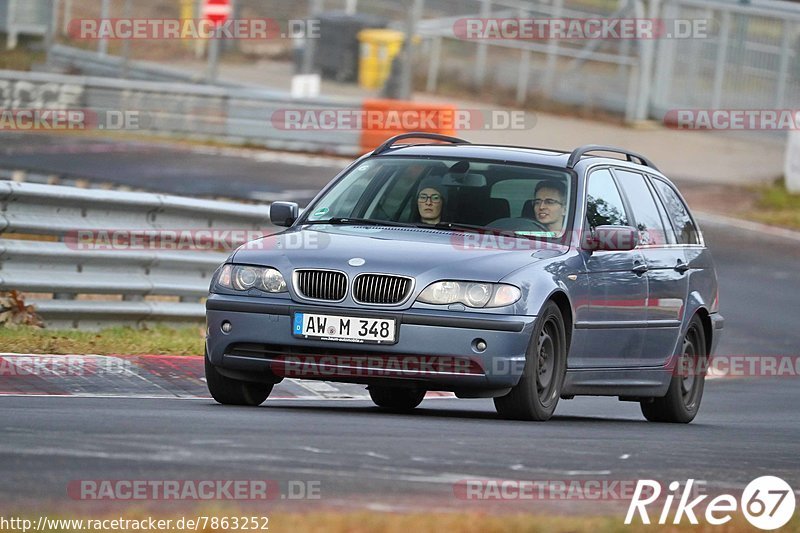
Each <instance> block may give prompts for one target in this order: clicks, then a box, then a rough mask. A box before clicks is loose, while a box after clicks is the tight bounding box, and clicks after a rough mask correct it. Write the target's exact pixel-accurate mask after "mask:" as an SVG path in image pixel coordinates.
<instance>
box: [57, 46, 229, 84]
mask: <svg viewBox="0 0 800 533" xmlns="http://www.w3.org/2000/svg"><path fill="white" fill-rule="evenodd" d="M47 67H48V68H49V69H51V70H54V69H57V70H63V71H72V72H75V71H77V72H80V73H81V74H83V75H86V76H108V77H111V78H116V77H124V78H130V79H135V80H147V81H169V82H182V83H202V82H204V81H205V80H204V79H203V76H201V75H197V76H195V75H192V74H189V73H183V72H180V71H177V70H175V69H172V68H168V67H164V66H162V65H158V64H153V63H148V62H146V61H126V60H125V58H123V57H120V56H114V55H109V54H101V53H98V52H95V51H92V50H82V49H80V48H75V47H73V46H65V45H62V44H54V45H53V46H51V47H50V49H49V50H48V51H47ZM219 85H230V86H235V84H232V83H224V82H223V83H220V84H219Z"/></svg>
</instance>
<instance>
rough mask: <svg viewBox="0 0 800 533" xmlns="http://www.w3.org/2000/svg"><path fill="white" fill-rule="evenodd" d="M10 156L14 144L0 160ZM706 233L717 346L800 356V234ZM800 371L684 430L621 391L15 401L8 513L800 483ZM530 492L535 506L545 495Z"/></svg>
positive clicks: (726, 388)
mask: <svg viewBox="0 0 800 533" xmlns="http://www.w3.org/2000/svg"><path fill="white" fill-rule="evenodd" d="M5 146H6V147H7V145H5ZM106 155H107V154H106ZM117 155H118V154H117ZM128 156H130V154H128V155H127V156H126V157H128ZM151 156H152V153H148V154H147V155H146V156H144V155H143V154H139V155H136V156H130V157H132V158H135V159H137V160H138V161H139V162H140V165H139V167H137V168H139V170H137V171H136V172H133V171H131V170H130V169H129V168H127V167H126V166H125V164H124V163H123V162H122V161H121V160H116V162H114V160H113V158H112V160H110V161H109V162H107V163H105V164H107V165H109V168H111V167H115V168H117V169H118V170H119V173H118V174H119V175H120V176H128V177H129V178H131V179H133V177H134V176H135V175H139V176H141V175H142V172H141V165H142V164H145V165H146V166H150V165H152V167H153V169H157V168H162V169H163V165H166V164H167V163H169V160H170V159H175V158H174V155H173V156H171V157H170V156H164V157H165V159H164V160H163V161H162V162H161V163H159V162H158V159H157V158H153V159H151ZM30 157H32V158H33V157H34V156H30ZM59 157H61V156H59ZM65 157H66V156H65ZM115 157H116V156H115ZM192 157H193V156H187V159H186V160H185V161H173V162H172V163H170V164H172V165H173V167H172V168H173V170H170V171H169V173H170V174H171V175H173V174H174V175H177V176H178V177H177V178H176V179H181V180H185V183H188V184H191V183H195V184H196V183H199V182H200V181H202V180H199V178H198V180H194V179H193V178H190V177H186V176H187V175H188V176H193V175H196V173H199V172H200V171H199V170H198V168H196V167H195V165H194V163H191V164H188V163H187V161H194V160H193V159H191V158H192ZM35 158H36V159H40V160H43V159H44V157H43V156H36V157H35ZM67 159H69V158H68V157H67ZM101 159H102V158H101ZM240 159H242V162H240V163H241V165H242V166H241V167H238V168H239V170H237V171H236V172H241V173H242V175H244V176H245V177H244V178H243V179H242V183H244V184H255V183H261V182H262V181H263V186H264V188H263V190H264V191H267V192H268V191H269V190H271V188H272V189H274V190H276V191H277V190H286V188H287V187H289V184H291V188H292V189H297V188H298V187H297V183H298V182H299V181H302V183H303V184H304V186H305V185H307V186H308V187H309V188H311V187H312V184H314V186H317V185H319V184H321V183H324V181H326V180H324V181H319V182H318V181H314V180H322V178H314V179H311V178H305V177H304V178H302V179H301V178H297V176H299V175H302V176H308V175H310V174H311V172H312V171H311V170H309V168H308V167H303V166H302V165H290V166H289V167H286V168H284V169H281V170H280V171H279V172H277V174H276V176H280V177H275V176H271V175H266V174H264V173H263V172H262V170H263V169H262V167H263V166H264V164H263V163H261V164H259V165H256V168H257V169H258V170H257V171H253V170H252V167H251V168H250V169H249V170H248V169H245V167H246V166H247V165H255V163H253V162H252V161H251V162H247V161H246V158H240ZM8 161H9V160H8V158H7V157H5V156H4V157H3V164H2V165H0V166H4V167H8ZM14 161H15V162H17V163H19V162H20V159H19V158H16V159H14ZM54 161H56V162H55V163H52V164H54V165H55V164H60V163H58V161H63V160H61V159H58V160H54ZM141 161H146V163H141ZM76 164H77V163H76ZM87 164H88V163H87ZM96 164H97V165H100V164H101V163H96ZM223 166H225V165H223ZM267 166H269V165H267ZM294 167H298V168H294ZM179 168H185V169H188V170H185V171H184V172H179V171H178V169H179ZM328 170H331V169H327V170H326V169H325V168H324V167H314V172H318V173H320V174H326V173H327V175H330V172H328ZM81 172H82V171H81ZM236 172H233V171H231V173H230V174H229V179H228V180H227V184H228V187H234V188H235V187H239V186H240V185H238V184H237V185H232V184H234V183H238V182H237V178H235V175H237V174H236ZM293 172H299V174H297V175H295V176H292V173H293ZM154 173H155V171H154ZM208 174H209V175H211V174H213V172H212V171H208ZM98 175H100V173H99V172H98ZM230 176H234V177H230ZM273 178H274V179H273ZM282 178H285V179H286V180H287V181H281V179H282ZM120 179H122V178H120ZM154 179H155V178H154ZM303 180H307V181H303ZM140 183H141V186H145V185H146V184H147V183H148V182H146V181H145V182H140ZM162 183H163V181H162ZM243 190H244V189H243ZM175 192H179V191H175ZM184 192H188V191H184ZM195 192H197V191H195ZM703 229H704V233H705V237H706V240H707V243H708V245H709V246H710V247H711V249H712V251H713V253H714V256H715V259H716V261H717V266H718V272H719V275H720V287H721V289H720V293H721V298H720V305H721V309H722V312H723V314H724V315H725V317H726V329H725V332H724V337H723V340H722V343H721V345H720V349H719V352H718V353H720V354H729V355H740V354H748V355H793V356H796V355H797V354H798V347H800V328H798V327H797V323H798V305H797V300H796V298H797V295H798V294H800V271H799V270H798V268H797V265H798V262H799V260H800V242H796V241H792V240H788V239H781V238H777V237H770V236H767V235H760V234H757V233H753V232H749V231H746V230H738V229H735V228H731V227H724V226H715V225H711V224H705V225H704V227H703ZM799 379H800V378H797V377H780V378H758V379H755V378H747V379H737V380H733V379H721V380H714V381H709V382H708V384H707V386H706V392H705V397H704V401H703V406H702V408H701V411H700V414H699V415H698V417H697V419H696V420H695V422H694V423H692V424H690V425H686V426H682V425H666V424H652V423H647V422H645V421H644V419H643V418H642V417H641V414H640V412H639V408H638V405H636V404H631V403H623V402H619V401H617V400H616V399H612V398H577V399H575V400H571V401H563V402H562V403H561V404H559V408H558V410H557V412H556V416H555V417H554V419H553V420H551V421H550V422H548V423H544V424H536V423H524V422H514V421H505V420H500V419H498V417H497V416H496V414H495V411H494V409H493V406H492V403H491V401H490V400H454V399H431V400H425V402H423V404H422V405H421V407H420V408H419V409H418V410H417V411H416V412H415V413H413V414H409V415H397V414H386V413H383V412H380V411H379V410H377V409H376V408H375V407H374V406H372V404H371V403H370V402H369V401H364V400H350V401H337V400H319V401H315V400H297V401H291V400H277V399H276V400H268V401H267V402H266V403H265V404H264V405H263V406H261V407H260V408H239V407H223V406H219V405H216V404H215V403H213V402H212V401H210V400H207V399H183V400H179V399H144V398H82V397H58V396H50V397H30V396H28V397H24V396H10V397H0V435H2V438H0V465H2V466H1V467H0V471H2V475H0V510H2V509H5V508H8V507H12V508H22V507H26V506H30V507H31V508H38V507H40V506H41V505H43V503H44V502H49V503H50V504H52V505H61V504H63V505H70V504H76V503H78V504H79V505H83V504H84V503H85V502H75V501H74V500H71V499H70V498H69V497H68V496H67V495H66V487H67V485H68V483H69V482H70V481H74V480H82V479H106V480H108V479H139V480H141V479H150V480H166V479H180V480H186V479H233V480H236V479H272V480H277V481H280V482H281V484H282V486H284V485H286V484H288V482H289V481H298V480H299V481H319V482H320V486H321V496H322V500H321V501H322V503H325V504H330V505H344V506H372V507H370V508H381V509H393V508H404V506H405V508H410V509H412V510H414V509H419V505H424V506H427V507H433V508H440V507H454V506H455V507H458V506H463V505H469V508H471V509H480V508H481V506H482V505H484V503H483V502H474V501H471V502H464V501H461V500H459V499H458V498H455V497H454V491H453V484H454V483H456V482H458V481H459V480H465V479H474V478H491V479H520V480H542V479H549V480H565V479H583V480H586V479H600V480H632V479H633V480H635V479H640V478H653V479H658V480H662V481H672V480H677V481H685V480H686V479H688V478H694V479H699V480H704V481H705V482H706V483H707V487H709V491H714V492H716V491H724V490H737V489H741V488H743V487H744V485H746V484H747V483H748V482H749V481H750V480H752V479H753V478H755V477H758V476H761V475H778V476H780V477H782V478H784V479H785V480H786V481H787V482H789V483H790V484H791V485H792V486H793V488H794V489H795V491H796V492H798V489H800V460H798V452H800V444H798V443H799V442H800V413H799V412H798V409H797V406H798V405H800V387H798V384H800V381H799ZM156 503H158V502H156ZM312 503H313V502H312ZM127 504H128V503H127V502H126V503H119V504H118V505H120V506H122V507H120V508H124V506H125V505H127ZM314 505H316V503H314ZM525 505H528V506H529V507H528V508H527V509H528V510H534V508H533V506H538V505H540V503H538V502H533V503H531V502H528V503H526V504H525ZM553 505H556V506H557V505H560V504H558V503H555V504H553ZM376 506H377V507H376Z"/></svg>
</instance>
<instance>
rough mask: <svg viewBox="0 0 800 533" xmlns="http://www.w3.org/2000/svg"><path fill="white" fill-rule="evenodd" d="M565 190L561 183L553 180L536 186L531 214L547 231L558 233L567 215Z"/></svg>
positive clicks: (541, 182)
mask: <svg viewBox="0 0 800 533" xmlns="http://www.w3.org/2000/svg"><path fill="white" fill-rule="evenodd" d="M566 200H567V190H566V187H565V186H564V184H563V183H561V182H560V181H555V180H547V181H540V182H539V183H537V184H536V189H535V191H534V199H533V212H534V216H535V217H536V221H537V222H539V223H540V224H542V225H543V226H545V227H546V228H547V229H548V231H552V232H554V233H560V232H561V230H562V229H563V227H564V217H566V215H567V207H566V205H565V204H566Z"/></svg>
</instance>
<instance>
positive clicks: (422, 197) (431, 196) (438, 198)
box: [417, 194, 442, 203]
mask: <svg viewBox="0 0 800 533" xmlns="http://www.w3.org/2000/svg"><path fill="white" fill-rule="evenodd" d="M417 200H419V201H420V202H422V203H425V202H427V201H428V200H430V201H431V202H433V203H438V202H441V201H442V195H441V194H420V195H419V196H417Z"/></svg>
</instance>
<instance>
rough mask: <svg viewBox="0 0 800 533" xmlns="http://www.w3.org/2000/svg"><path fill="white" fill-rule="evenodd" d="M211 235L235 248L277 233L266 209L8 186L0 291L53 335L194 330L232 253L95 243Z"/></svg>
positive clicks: (0, 207) (1, 206)
mask: <svg viewBox="0 0 800 533" xmlns="http://www.w3.org/2000/svg"><path fill="white" fill-rule="evenodd" d="M210 229H213V230H214V231H225V230H242V231H239V232H231V234H230V237H229V238H228V241H227V242H228V243H229V244H230V245H232V246H236V245H238V244H241V243H243V242H245V241H246V240H248V237H250V236H252V234H253V233H255V232H258V233H260V234H268V233H271V232H272V230H273V229H274V226H271V225H270V223H269V209H268V207H267V206H257V205H246V204H237V203H229V202H220V201H211V200H198V199H191V198H181V197H177V196H168V195H162V194H153V193H134V192H119V191H104V190H95V189H88V190H87V189H78V188H73V187H62V186H55V185H39V184H30V183H14V182H7V181H6V182H3V181H0V290H12V289H16V290H19V291H22V292H25V293H29V294H32V296H30V297H29V298H27V302H28V303H31V304H33V305H35V306H36V309H37V311H38V313H39V314H40V315H41V316H42V318H43V319H44V321H45V322H46V324H47V325H48V326H54V327H82V328H96V327H100V326H104V325H111V324H142V323H147V322H149V321H159V322H170V323H171V322H185V321H194V322H196V321H199V320H201V319H202V318H203V316H204V306H203V303H202V299H203V298H204V297H205V296H206V294H207V292H208V285H209V282H210V278H211V275H212V274H213V272H214V270H215V269H216V267H217V266H218V265H220V264H221V263H222V262H224V260H225V259H226V257H227V255H228V253H227V252H222V251H214V250H212V251H202V250H197V249H194V250H183V249H176V250H171V249H160V248H162V247H163V246H162V247H159V246H156V248H158V249H148V247H150V248H152V246H147V245H145V246H139V247H138V248H139V249H137V246H127V245H126V244H123V245H120V246H115V245H113V243H112V244H110V245H108V246H102V245H100V246H98V244H97V243H98V242H100V243H101V244H102V243H103V242H104V241H102V239H101V240H99V241H98V239H97V236H102V235H119V234H132V235H140V234H143V233H144V232H150V233H151V234H157V235H163V234H164V233H165V232H167V233H171V231H172V230H175V231H180V232H181V234H182V235H197V233H196V232H197V231H199V230H210ZM115 232H117V233H115ZM84 236H92V238H91V239H87V240H85V241H84V240H82V239H83V237H84ZM109 242H110V241H109ZM149 242H152V241H149ZM178 244H179V243H176V245H175V247H176V248H179V246H178ZM90 295H103V296H102V297H100V296H90ZM109 295H111V296H114V297H115V298H114V299H113V300H109V299H108V298H109Z"/></svg>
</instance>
